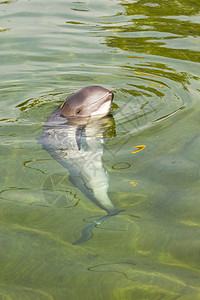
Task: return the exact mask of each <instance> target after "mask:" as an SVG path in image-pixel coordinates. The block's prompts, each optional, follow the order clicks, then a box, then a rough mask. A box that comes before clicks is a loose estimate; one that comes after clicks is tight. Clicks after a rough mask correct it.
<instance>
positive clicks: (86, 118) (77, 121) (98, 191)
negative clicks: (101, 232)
mask: <svg viewBox="0 0 200 300" xmlns="http://www.w3.org/2000/svg"><path fill="white" fill-rule="evenodd" d="M113 96H114V95H113V93H112V92H110V91H109V90H107V89H105V88H103V87H101V86H88V87H85V88H83V89H81V90H80V91H78V92H77V93H75V94H72V95H71V96H69V97H68V98H67V99H66V100H65V101H64V103H63V104H62V105H60V107H59V108H58V109H56V110H55V111H54V112H53V113H52V114H51V115H50V116H49V117H48V119H47V121H46V123H45V125H44V131H43V133H42V135H41V136H40V137H39V138H38V141H39V143H41V144H42V145H43V148H44V149H45V150H47V151H48V152H49V154H50V155H51V156H52V157H53V158H54V159H55V160H56V161H58V162H59V163H60V164H61V165H62V166H64V167H65V168H67V170H68V171H69V179H70V181H71V182H72V183H73V185H74V186H76V187H77V188H78V189H79V190H81V191H82V192H83V193H84V194H85V195H86V196H87V197H88V198H89V199H91V200H92V201H93V202H94V203H96V205H98V206H99V207H100V208H102V209H103V210H105V211H106V212H107V215H106V216H104V217H102V218H98V219H97V220H96V221H94V223H93V224H92V225H90V226H88V227H86V228H85V229H84V230H83V232H82V237H81V238H80V239H79V240H78V241H77V242H76V243H75V244H78V243H81V242H84V241H86V240H88V239H90V238H91V236H92V231H91V230H92V228H94V227H95V226H96V225H97V224H101V223H102V222H103V221H104V220H105V219H107V218H108V217H109V216H112V215H116V214H118V213H119V211H118V210H117V209H116V208H115V207H114V205H113V203H112V202H111V200H110V199H109V197H108V194H107V191H108V187H109V177H108V174H107V171H106V170H105V168H104V166H103V163H102V156H103V148H104V141H103V137H104V132H105V128H104V126H103V125H102V122H101V121H100V119H102V118H103V117H105V116H106V115H107V114H108V113H109V110H110V106H111V103H112V99H113ZM102 120H103V119H102Z"/></svg>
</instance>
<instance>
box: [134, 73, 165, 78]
mask: <svg viewBox="0 0 200 300" xmlns="http://www.w3.org/2000/svg"><path fill="white" fill-rule="evenodd" d="M135 74H136V75H143V76H151V77H156V78H161V76H156V75H152V74H144V73H140V72H135Z"/></svg>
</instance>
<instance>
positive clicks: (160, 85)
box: [149, 83, 163, 88]
mask: <svg viewBox="0 0 200 300" xmlns="http://www.w3.org/2000/svg"><path fill="white" fill-rule="evenodd" d="M149 85H153V86H156V87H161V88H163V85H162V84H159V85H158V84H153V83H149Z"/></svg>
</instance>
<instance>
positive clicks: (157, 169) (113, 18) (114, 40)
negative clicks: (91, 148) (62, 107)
mask: <svg viewBox="0 0 200 300" xmlns="http://www.w3.org/2000/svg"><path fill="white" fill-rule="evenodd" d="M199 11H200V4H199V2H198V1H192V0H187V1H186V0H179V1H175V0H170V1H167V2H166V1H157V0H155V1H153V0H152V1H151V0H150V1H144V0H138V1H137V0H135V1H116V0H115V1H111V0H107V1H106V0H103V1H102V0H101V1H100V0H99V1H90V0H88V1H76V2H75V1H74V2H71V1H62V0H59V1H51V0H50V1H37V0H34V1H33V0H32V1H0V20H1V23H0V65H1V72H0V78H1V81H0V82H1V84H0V86H1V89H0V95H1V109H0V126H1V127H0V137H1V178H0V180H1V192H0V202H1V218H0V222H1V235H0V237H1V268H0V269H1V279H0V282H1V291H0V298H1V299H167V300H168V299H184V300H185V299H187V300H188V299H200V285H199V282H200V271H199V260H200V241H199V229H200V221H199V216H200V202H199V191H200V174H199V159H200V154H199V153H200V152H199V148H200V135H199V113H200V103H199V91H200V90H199V78H200V64H199V62H200V55H199V53H200V52H199V47H200V39H199V33H200V14H199ZM91 84H92V85H97V84H98V85H102V86H105V87H106V88H109V89H111V90H112V91H113V92H114V94H115V98H114V103H113V106H112V114H113V119H110V122H111V123H110V124H109V125H106V126H108V130H107V134H106V137H105V148H104V155H103V163H104V166H105V168H106V169H107V170H108V173H109V177H110V185H109V196H110V199H112V202H113V204H114V205H115V207H117V208H118V209H119V210H123V211H122V212H121V213H120V214H119V215H116V216H113V217H111V218H109V219H107V220H105V221H104V222H103V223H102V224H100V225H98V224H97V225H95V226H94V228H93V230H92V232H93V236H92V238H91V239H89V240H88V241H86V242H84V243H82V244H79V245H73V243H74V241H76V240H78V239H79V238H80V235H81V231H82V230H83V229H84V228H85V227H86V226H88V225H90V224H93V222H94V219H96V218H100V217H102V216H104V215H105V212H104V211H103V210H102V209H100V208H99V207H97V206H96V205H95V204H94V203H92V202H91V201H90V200H89V199H88V198H87V197H85V196H84V195H83V194H81V192H80V191H78V190H77V189H75V187H74V186H73V185H72V184H70V182H69V179H68V171H67V170H66V169H65V168H64V167H62V166H61V165H59V164H58V163H57V162H56V161H55V160H54V159H53V158H52V157H50V156H49V154H48V153H47V152H46V151H45V150H43V149H42V147H41V145H40V144H38V143H37V140H36V138H37V137H38V136H40V135H41V133H42V125H43V123H44V121H45V120H46V118H47V116H49V115H50V114H51V112H52V111H53V110H54V109H55V108H57V107H58V105H59V104H60V103H62V101H63V100H64V99H65V98H66V97H67V96H68V95H69V94H70V93H72V92H75V91H77V90H78V89H80V88H81V87H84V86H87V85H91Z"/></svg>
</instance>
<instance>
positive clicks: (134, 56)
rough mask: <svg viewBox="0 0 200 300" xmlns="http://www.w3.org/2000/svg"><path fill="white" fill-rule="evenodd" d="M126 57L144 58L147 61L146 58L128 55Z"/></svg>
mask: <svg viewBox="0 0 200 300" xmlns="http://www.w3.org/2000/svg"><path fill="white" fill-rule="evenodd" d="M126 57H128V58H142V59H145V57H138V56H132V55H126Z"/></svg>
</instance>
